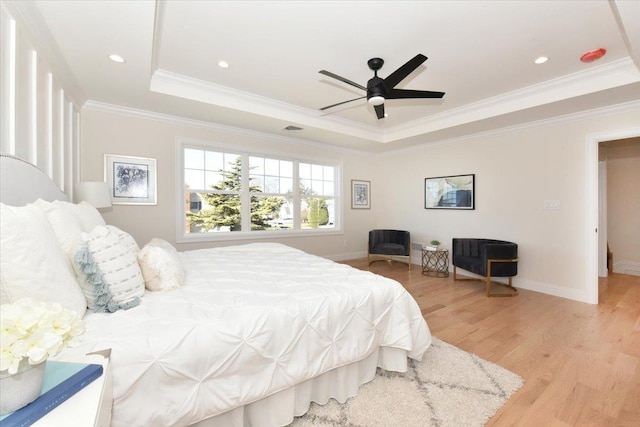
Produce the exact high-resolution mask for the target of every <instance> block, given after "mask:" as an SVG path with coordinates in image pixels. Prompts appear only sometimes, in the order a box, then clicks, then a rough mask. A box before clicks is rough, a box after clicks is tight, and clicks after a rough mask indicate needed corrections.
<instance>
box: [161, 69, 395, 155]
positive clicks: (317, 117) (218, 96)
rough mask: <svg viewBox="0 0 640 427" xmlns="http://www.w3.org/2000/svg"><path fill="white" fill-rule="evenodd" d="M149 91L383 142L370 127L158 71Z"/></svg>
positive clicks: (377, 132) (380, 135)
mask: <svg viewBox="0 0 640 427" xmlns="http://www.w3.org/2000/svg"><path fill="white" fill-rule="evenodd" d="M150 89H151V91H153V92H158V93H163V94H166V95H172V96H177V97H180V98H186V99H191V100H194V101H200V102H204V103H207V104H211V105H218V106H221V107H225V108H231V109H233V110H239V111H245V112H248V113H253V114H258V115H261V116H266V117H272V118H275V119H280V120H284V121H288V122H292V123H299V124H302V125H305V126H310V127H316V128H319V129H323V130H330V131H332V132H337V133H341V134H344V135H349V136H354V137H357V138H363V139H367V140H370V141H375V142H383V139H382V137H383V134H382V133H381V132H380V130H378V129H377V128H374V127H371V126H366V125H362V124H360V123H357V122H353V121H351V120H345V119H341V118H338V117H327V116H326V115H324V114H322V113H320V112H319V111H316V110H310V109H308V108H302V107H298V106H296V105H293V104H288V103H286V102H281V101H278V100H275V99H272V98H267V97H264V96H259V95H255V94H252V93H249V92H244V91H240V90H236V89H232V88H229V87H226V86H221V85H217V84H214V83H210V82H206V81H203V80H198V79H194V78H191V77H187V76H184V75H181V74H176V73H172V72H170V71H166V70H162V69H158V70H157V71H156V72H154V73H153V75H152V76H151V85H150Z"/></svg>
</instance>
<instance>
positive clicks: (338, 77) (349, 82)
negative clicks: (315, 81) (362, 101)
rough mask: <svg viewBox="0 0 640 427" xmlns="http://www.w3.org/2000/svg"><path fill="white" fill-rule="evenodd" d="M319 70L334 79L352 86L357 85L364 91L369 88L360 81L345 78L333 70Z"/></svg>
mask: <svg viewBox="0 0 640 427" xmlns="http://www.w3.org/2000/svg"><path fill="white" fill-rule="evenodd" d="M318 72H319V73H320V74H324V75H325V76H329V77H331V78H334V79H336V80H340V81H341V82H343V83H346V84H350V85H351V86H355V87H357V88H358V89H362V90H364V91H366V90H367V88H366V87H364V86H362V85H359V84H358V83H355V82H352V81H351V80H349V79H345V78H344V77H341V76H339V75H337V74H333V73H332V72H331V71H326V70H320V71H318Z"/></svg>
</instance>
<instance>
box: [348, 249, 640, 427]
mask: <svg viewBox="0 0 640 427" xmlns="http://www.w3.org/2000/svg"><path fill="white" fill-rule="evenodd" d="M345 264H349V265H351V266H353V267H356V268H360V269H363V270H366V269H367V262H366V259H358V260H351V261H346V262H345ZM370 270H371V271H372V272H374V273H377V274H380V275H383V276H387V277H390V278H393V279H395V280H397V281H399V282H400V283H402V284H403V286H404V287H405V288H406V289H407V290H408V291H409V292H410V293H411V294H412V295H413V296H414V298H415V299H416V301H417V302H418V304H419V305H420V308H421V310H422V313H423V314H424V316H425V319H426V320H427V324H428V325H429V328H430V329H431V333H432V334H433V335H434V336H436V337H438V338H439V339H441V340H443V341H446V342H449V343H451V344H454V345H456V346H458V347H460V348H462V349H464V350H467V351H470V352H472V353H475V354H477V355H478V356H480V357H482V358H484V359H486V360H490V361H492V362H494V363H496V364H498V365H500V366H503V367H505V368H507V369H509V370H510V371H512V372H515V373H517V374H518V375H520V376H521V377H522V378H523V379H524V380H525V383H524V386H523V387H522V388H521V389H520V390H519V391H518V392H517V393H516V394H514V395H513V396H512V397H511V398H510V399H509V401H508V402H507V403H506V404H505V405H504V406H503V407H502V409H501V410H500V411H499V412H498V413H497V414H496V415H495V416H494V417H493V418H492V419H491V420H490V421H489V423H488V424H487V426H536V427H537V426H541V427H542V426H544V427H547V426H606V427H609V426H635V427H638V426H640V277H637V276H629V275H623V274H612V275H610V276H609V277H608V278H605V279H600V304H599V305H590V304H585V303H580V302H576V301H572V300H568V299H564V298H558V297H553V296H550V295H545V294H541V293H537V292H531V291H526V290H520V295H518V296H516V297H512V298H487V297H486V296H485V289H484V283H482V282H480V281H468V282H460V281H458V282H454V281H453V275H450V277H448V278H433V277H427V276H423V275H422V274H421V268H420V266H418V265H413V267H412V269H411V272H409V271H408V269H407V267H406V264H401V263H393V264H391V265H389V264H388V263H387V262H377V263H374V264H372V265H371V269H370ZM461 427H464V426H461Z"/></svg>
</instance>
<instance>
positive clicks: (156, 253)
mask: <svg viewBox="0 0 640 427" xmlns="http://www.w3.org/2000/svg"><path fill="white" fill-rule="evenodd" d="M138 264H140V270H141V271H142V277H144V284H145V286H146V288H147V289H148V290H150V291H168V290H171V289H176V288H179V287H180V286H182V285H184V268H183V266H182V263H181V262H180V258H179V257H178V251H177V250H176V248H174V247H173V245H171V243H169V242H167V241H166V240H162V239H151V241H150V242H149V243H147V244H146V245H145V247H144V248H142V250H141V251H140V253H139V254H138Z"/></svg>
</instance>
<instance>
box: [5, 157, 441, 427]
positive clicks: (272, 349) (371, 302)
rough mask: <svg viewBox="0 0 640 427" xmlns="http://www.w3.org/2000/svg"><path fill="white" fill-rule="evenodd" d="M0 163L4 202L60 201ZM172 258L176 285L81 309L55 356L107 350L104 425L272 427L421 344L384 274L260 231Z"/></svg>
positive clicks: (33, 174) (400, 366) (408, 311)
mask: <svg viewBox="0 0 640 427" xmlns="http://www.w3.org/2000/svg"><path fill="white" fill-rule="evenodd" d="M0 160H1V161H2V164H1V174H2V176H1V177H0V184H1V185H2V188H1V190H0V196H1V198H2V202H3V209H17V208H12V207H6V206H21V205H24V204H28V203H31V202H33V201H35V200H38V199H42V200H47V201H50V202H51V201H53V200H65V199H66V195H65V194H64V193H62V192H60V190H58V188H57V187H56V186H55V184H53V183H52V182H51V181H50V180H49V179H48V178H47V177H46V176H45V175H44V174H43V173H42V172H40V171H39V170H38V169H37V168H36V167H34V166H32V165H31V164H29V163H27V162H24V161H22V160H20V159H17V158H14V157H11V156H7V155H2V156H1V157H0ZM29 206H30V205H29ZM3 221H4V220H3ZM3 226H4V222H3ZM3 242H4V237H3ZM4 249H5V248H3V250H4ZM143 250H144V249H143ZM178 259H179V262H180V264H181V266H182V267H183V268H184V273H185V274H184V284H183V285H182V286H179V287H177V288H175V289H172V290H168V291H155V292H151V291H146V292H144V294H143V295H142V296H141V297H140V298H139V304H137V305H135V306H133V307H131V308H128V309H120V310H116V311H115V312H113V313H106V312H105V313H101V312H96V311H92V310H86V313H85V314H84V320H85V322H86V332H85V333H84V334H83V335H82V336H81V337H80V340H79V342H78V343H77V345H76V346H74V347H69V348H67V349H65V350H64V351H63V353H62V354H61V355H60V357H76V356H78V355H82V354H86V353H89V352H92V351H96V350H102V349H105V348H111V366H112V375H113V395H114V405H113V411H112V425H113V426H165V425H166V426H186V425H198V426H225V427H236V426H237V427H240V426H258V427H262V426H264V427H267V426H268V427H273V426H285V425H288V424H289V423H291V422H292V421H293V417H294V416H299V415H302V414H304V413H305V412H306V411H307V410H308V408H309V405H310V402H317V403H320V404H324V403H326V402H327V401H328V400H329V399H330V398H335V399H336V400H338V401H340V402H344V401H345V400H346V399H347V398H349V397H352V396H355V395H356V394H357V392H358V388H359V387H360V386H361V385H362V384H364V383H366V382H368V381H371V380H372V379H373V377H374V376H375V373H376V369H377V368H383V369H386V370H392V371H400V372H402V371H406V369H407V357H410V358H414V359H417V360H420V359H421V358H422V356H423V354H424V352H425V351H426V350H427V348H428V347H429V345H430V344H431V335H430V332H429V328H428V326H427V324H426V322H425V321H424V318H423V317H422V314H421V312H420V309H419V307H418V305H417V303H416V302H415V300H414V299H413V298H412V297H411V296H410V295H409V294H408V293H407V292H406V290H405V289H404V288H403V287H402V286H401V285H400V284H399V283H398V282H396V281H393V280H391V279H387V278H384V277H381V276H378V275H375V274H372V273H370V272H366V271H361V270H357V269H354V268H352V267H349V266H346V265H343V264H339V263H335V262H333V261H330V260H327V259H324V258H321V257H317V256H314V255H311V254H308V253H305V252H303V251H300V250H297V249H294V248H291V247H289V246H286V245H282V244H276V243H268V242H267V243H251V244H246V245H237V246H229V247H221V248H210V249H201V250H193V251H185V252H179V253H178ZM3 280H4V279H3ZM3 286H4V284H3ZM3 302H4V301H3Z"/></svg>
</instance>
